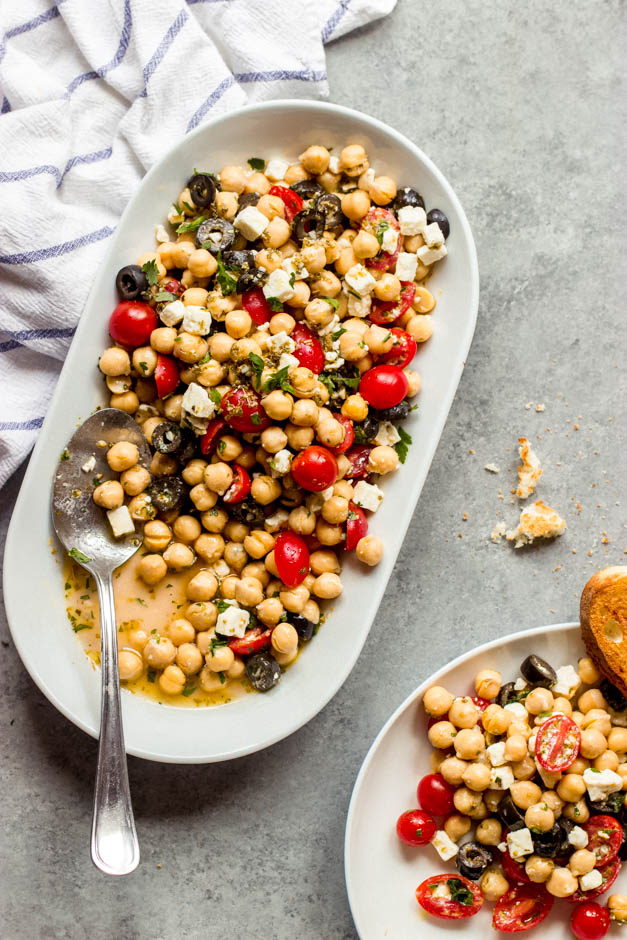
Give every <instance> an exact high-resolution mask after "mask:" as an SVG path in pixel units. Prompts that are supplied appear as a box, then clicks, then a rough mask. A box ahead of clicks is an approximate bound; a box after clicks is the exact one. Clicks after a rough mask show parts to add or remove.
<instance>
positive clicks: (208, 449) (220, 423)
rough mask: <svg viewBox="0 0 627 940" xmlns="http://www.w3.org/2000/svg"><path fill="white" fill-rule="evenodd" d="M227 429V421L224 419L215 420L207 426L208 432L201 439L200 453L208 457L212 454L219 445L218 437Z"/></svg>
mask: <svg viewBox="0 0 627 940" xmlns="http://www.w3.org/2000/svg"><path fill="white" fill-rule="evenodd" d="M225 427H226V421H225V420H224V418H213V419H212V420H211V421H210V422H209V424H208V425H207V430H206V431H205V433H204V434H203V436H202V437H201V438H200V453H201V454H204V456H205V457H206V456H207V454H212V453H213V452H214V450H215V449H216V447H217V444H218V435H219V434H220V432H221V431H223V430H224V428H225Z"/></svg>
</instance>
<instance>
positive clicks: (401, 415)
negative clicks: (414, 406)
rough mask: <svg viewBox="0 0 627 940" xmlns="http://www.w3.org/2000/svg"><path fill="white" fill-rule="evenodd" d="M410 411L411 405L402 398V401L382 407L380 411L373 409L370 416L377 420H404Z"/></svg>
mask: <svg viewBox="0 0 627 940" xmlns="http://www.w3.org/2000/svg"><path fill="white" fill-rule="evenodd" d="M410 411H411V405H410V404H409V402H408V401H407V399H406V398H404V399H403V401H399V403H398V405H393V406H392V408H383V409H381V410H380V411H377V410H376V409H375V410H374V411H373V412H372V416H373V417H374V418H376V419H377V421H404V420H405V418H406V417H407V415H408V414H409V412H410Z"/></svg>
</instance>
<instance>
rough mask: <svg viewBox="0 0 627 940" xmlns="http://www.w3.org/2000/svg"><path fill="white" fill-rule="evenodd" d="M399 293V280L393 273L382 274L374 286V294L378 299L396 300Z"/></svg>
mask: <svg viewBox="0 0 627 940" xmlns="http://www.w3.org/2000/svg"><path fill="white" fill-rule="evenodd" d="M400 294H401V282H400V281H399V279H398V278H397V276H396V275H395V274H383V275H382V276H381V277H380V278H379V280H378V281H377V283H376V284H375V286H374V295H375V297H378V299H379V300H384V301H390V300H397V299H398V298H399V297H400Z"/></svg>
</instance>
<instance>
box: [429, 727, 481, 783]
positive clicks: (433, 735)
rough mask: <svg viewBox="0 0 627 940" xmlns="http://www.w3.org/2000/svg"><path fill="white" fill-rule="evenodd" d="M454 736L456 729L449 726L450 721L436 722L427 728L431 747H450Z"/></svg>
mask: <svg viewBox="0 0 627 940" xmlns="http://www.w3.org/2000/svg"><path fill="white" fill-rule="evenodd" d="M456 734H457V729H456V728H455V725H453V724H451V722H450V721H436V723H435V724H434V725H432V726H431V727H430V728H429V730H428V732H427V737H428V738H429V741H430V742H431V744H432V745H433V747H439V748H443V749H445V748H448V747H450V746H451V744H452V743H453V740H454V738H455V736H456ZM473 756H474V755H473ZM445 763H446V762H445ZM464 769H465V767H464ZM460 783H461V775H460Z"/></svg>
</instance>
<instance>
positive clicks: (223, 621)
mask: <svg viewBox="0 0 627 940" xmlns="http://www.w3.org/2000/svg"><path fill="white" fill-rule="evenodd" d="M249 620H250V614H249V613H248V611H247V610H240V608H239V607H235V605H233V604H230V605H229V606H228V607H227V608H226V610H223V611H222V613H221V614H218V620H217V623H216V632H217V633H221V634H222V636H237V637H243V636H244V634H245V633H246V628H247V627H248V622H249Z"/></svg>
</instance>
